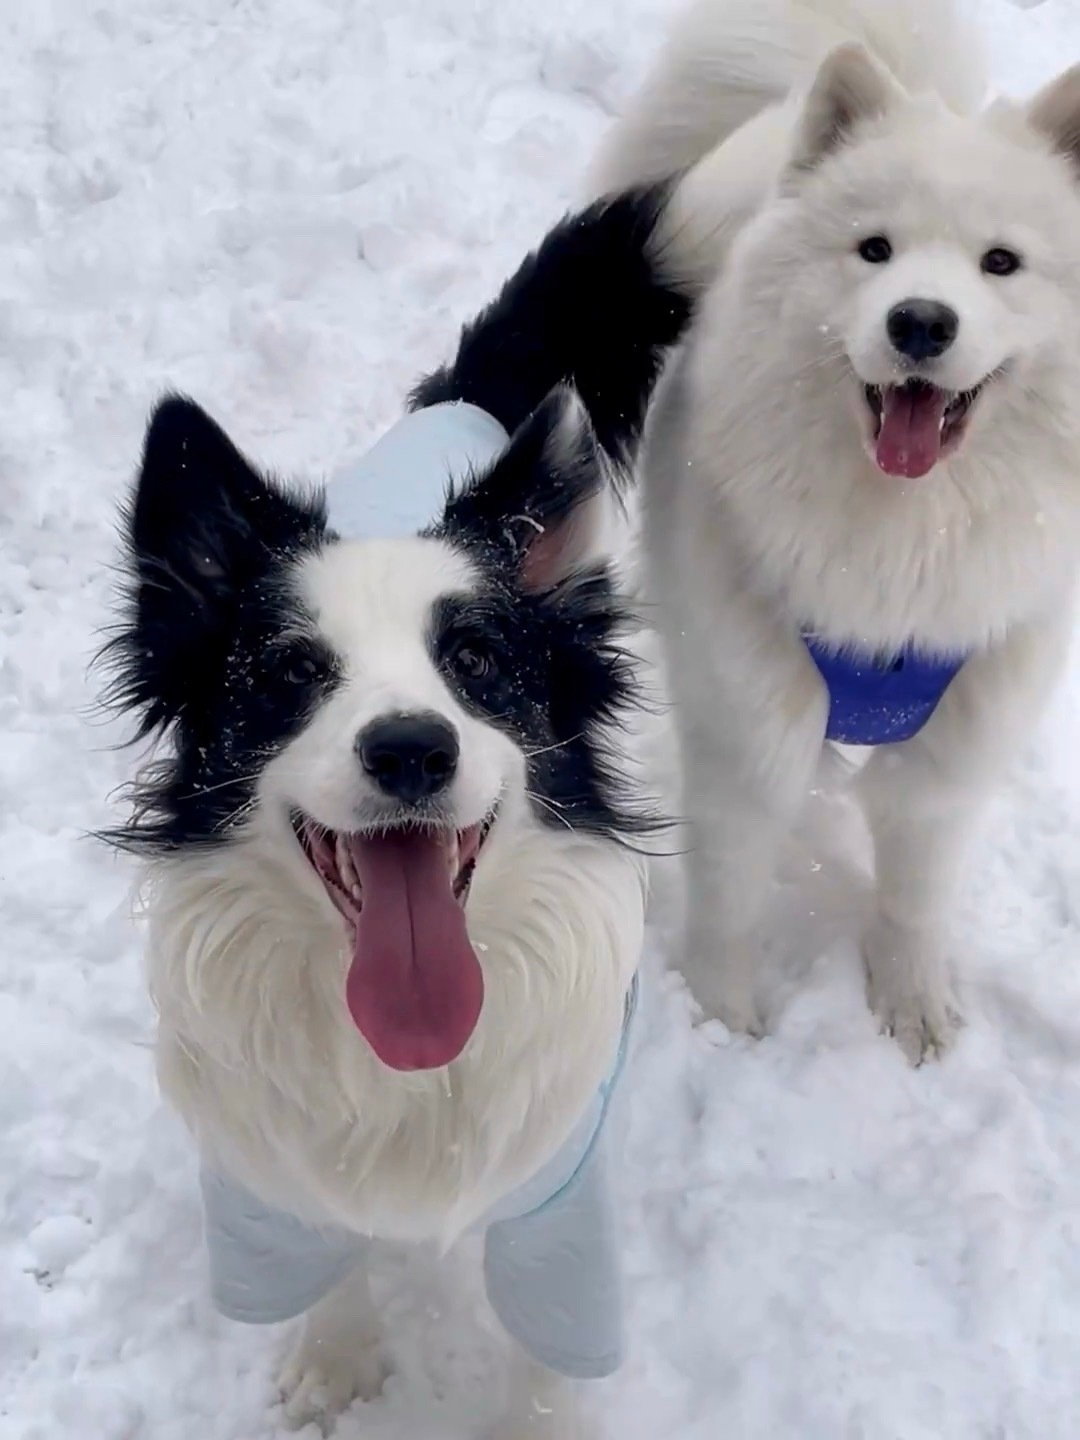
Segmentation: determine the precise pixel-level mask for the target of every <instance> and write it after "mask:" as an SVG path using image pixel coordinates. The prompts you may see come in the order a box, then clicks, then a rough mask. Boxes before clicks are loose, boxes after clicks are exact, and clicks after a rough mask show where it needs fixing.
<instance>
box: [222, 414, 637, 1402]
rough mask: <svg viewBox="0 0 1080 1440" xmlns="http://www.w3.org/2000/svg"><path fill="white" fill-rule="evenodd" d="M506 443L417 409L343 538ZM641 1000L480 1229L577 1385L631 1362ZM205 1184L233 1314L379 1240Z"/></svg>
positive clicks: (332, 507)
mask: <svg viewBox="0 0 1080 1440" xmlns="http://www.w3.org/2000/svg"><path fill="white" fill-rule="evenodd" d="M506 441H507V435H506V432H505V431H504V430H503V428H502V426H501V425H499V423H498V422H497V421H496V420H494V419H493V418H492V417H491V416H490V415H487V414H485V412H484V411H482V410H479V409H477V408H476V407H475V406H471V405H437V406H432V407H431V408H430V409H427V410H420V411H417V412H416V413H415V414H412V415H409V416H406V417H405V419H403V420H402V421H400V422H399V424H398V425H396V426H395V427H394V429H392V430H391V431H390V432H389V433H388V434H387V435H385V436H384V437H383V438H382V440H380V441H379V443H378V444H377V445H376V446H375V447H374V448H373V449H372V450H370V451H369V452H368V454H367V455H366V456H365V457H364V459H363V460H362V461H361V462H360V463H359V464H358V465H357V466H355V467H353V468H351V469H350V470H348V471H347V472H344V473H343V474H342V475H341V476H340V478H339V479H338V480H336V481H335V482H334V483H333V484H332V485H331V486H330V490H329V502H330V504H329V520H330V524H331V525H332V526H333V528H334V529H335V530H336V531H337V532H338V533H339V534H340V535H342V536H343V537H346V538H350V537H358V538H359V537H363V538H376V537H377V538H387V537H389V536H398V535H402V534H415V533H416V532H417V531H418V530H421V529H423V528H424V527H425V526H426V525H428V524H429V523H430V522H431V520H432V518H433V515H434V514H435V513H436V511H437V509H438V507H439V503H440V499H441V493H442V491H443V490H445V487H446V483H447V480H448V479H454V480H461V479H464V478H465V477H466V476H467V474H468V473H469V471H470V470H471V469H481V468H483V467H486V466H487V465H489V464H490V463H491V462H492V461H493V460H494V459H495V458H496V456H497V455H498V454H499V453H500V452H501V450H502V449H503V447H504V446H505V444H506ZM636 1001H637V981H636V979H635V981H634V983H633V985H632V986H631V989H630V993H629V995H628V997H627V1002H626V1015H625V1020H624V1024H623V1031H622V1036H621V1038H620V1041H619V1046H618V1051H617V1054H616V1055H615V1056H614V1058H613V1061H612V1065H611V1068H610V1070H609V1073H608V1077H607V1079H606V1080H605V1081H604V1083H603V1085H602V1086H601V1087H600V1090H599V1091H598V1092H597V1094H595V1095H594V1096H593V1098H592V1100H591V1102H590V1104H589V1105H588V1107H587V1109H586V1111H585V1113H584V1114H583V1115H581V1116H580V1118H579V1119H578V1121H577V1123H576V1125H575V1126H574V1129H573V1131H572V1132H571V1134H570V1136H569V1138H568V1139H567V1140H566V1141H565V1143H564V1144H563V1145H562V1147H561V1148H560V1149H559V1150H558V1152H557V1153H556V1154H555V1155H554V1156H552V1158H551V1159H550V1160H548V1162H547V1163H546V1164H545V1165H544V1166H543V1167H542V1168H541V1169H540V1170H539V1171H538V1172H537V1174H536V1175H534V1176H533V1177H532V1178H531V1179H530V1180H528V1181H527V1182H526V1183H525V1184H524V1185H521V1186H519V1187H518V1188H517V1189H516V1190H515V1191H513V1192H512V1193H511V1194H510V1195H507V1196H506V1197H504V1199H503V1200H501V1201H500V1202H499V1203H498V1204H497V1205H496V1206H495V1208H494V1209H493V1210H492V1211H491V1212H490V1213H489V1214H488V1215H487V1216H485V1217H484V1219H483V1220H482V1221H481V1222H480V1226H479V1227H478V1228H482V1229H483V1230H484V1279H485V1284H486V1288H487V1293H488V1298H489V1299H490V1301H491V1305H492V1308H493V1309H494V1310H495V1313H496V1314H497V1315H498V1317H499V1319H500V1320H501V1322H502V1324H503V1325H504V1326H505V1327H506V1329H507V1331H508V1332H509V1333H510V1335H512V1336H513V1337H514V1339H515V1340H517V1341H518V1342H519V1344H521V1345H522V1346H523V1347H524V1348H525V1350H526V1351H527V1352H528V1353H529V1354H530V1355H532V1356H533V1358H534V1359H536V1360H538V1361H539V1362H540V1363H541V1364H542V1365H546V1366H548V1367H549V1368H550V1369H552V1370H555V1371H558V1372H559V1373H561V1374H563V1375H567V1376H571V1377H572V1378H574V1379H594V1378H599V1377H600V1376H604V1375H610V1374H611V1373H612V1372H613V1371H614V1370H616V1369H618V1367H619V1365H620V1363H621V1361H622V1352H623V1320H622V1294H621V1275H620V1267H619V1260H618V1252H617V1246H616V1236H615V1223H614V1222H615V1215H614V1209H613V1204H612V1197H611V1193H610V1188H609V1183H608V1175H607V1166H606V1160H605V1145H604V1134H603V1132H604V1122H605V1120H606V1118H607V1115H608V1111H609V1107H610V1104H611V1100H612V1096H613V1093H614V1091H615V1087H616V1084H617V1081H618V1078H619V1075H620V1072H621V1070H622V1067H623V1062H624V1060H625V1057H626V1049H627V1044H628V1039H629V1034H630V1027H631V1021H632V1019H633V1014H634V1009H635V1006H636ZM344 1003H345V1002H344V998H343V999H342V1004H344ZM363 1043H364V1042H363V1040H362V1039H361V1038H360V1037H359V1036H358V1037H357V1044H363ZM202 1192H203V1203H204V1208H205V1219H206V1239H207V1247H208V1250H209V1254H210V1271H211V1287H212V1293H213V1297H214V1302H215V1304H216V1305H217V1308H218V1309H219V1310H220V1311H221V1313H222V1314H224V1315H226V1316H228V1317H229V1318H230V1319H232V1320H240V1321H245V1322H247V1323H249V1324H268V1323H272V1322H276V1321H282V1320H289V1319H292V1318H293V1317H294V1316H296V1315H301V1314H303V1312H304V1311H306V1310H308V1309H310V1308H311V1306H312V1305H314V1304H315V1302H316V1301H318V1300H319V1299H321V1298H322V1296H324V1295H325V1294H327V1292H328V1291H329V1290H330V1289H331V1288H332V1287H333V1286H334V1285H336V1284H337V1283H338V1282H339V1281H341V1280H343V1279H344V1278H345V1277H346V1276H347V1275H348V1274H349V1273H350V1272H351V1271H352V1270H353V1269H354V1268H355V1267H356V1266H357V1265H358V1264H361V1263H362V1262H363V1261H364V1258H365V1256H366V1255H367V1253H368V1252H369V1250H370V1247H371V1246H372V1245H373V1244H377V1243H378V1242H377V1241H372V1240H368V1239H366V1238H365V1237H364V1236H361V1235H356V1234H354V1233H353V1232H351V1231H349V1230H345V1229H342V1228H339V1227H333V1226H331V1227H322V1228H315V1227H312V1226H309V1225H306V1224H304V1223H303V1222H302V1221H300V1220H298V1219H297V1218H296V1217H295V1216H293V1215H289V1214H286V1213H284V1212H282V1211H280V1210H275V1209H272V1208H271V1207H270V1206H268V1205H264V1204H263V1203H262V1201H261V1200H258V1199H257V1198H256V1197H255V1196H254V1195H252V1194H250V1193H249V1192H248V1191H247V1190H245V1189H243V1188H242V1187H241V1186H240V1185H238V1184H237V1183H236V1182H235V1181H233V1180H232V1179H230V1178H228V1177H227V1176H225V1175H223V1174H221V1173H220V1172H218V1173H214V1172H210V1171H204V1172H203V1175H202Z"/></svg>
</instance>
